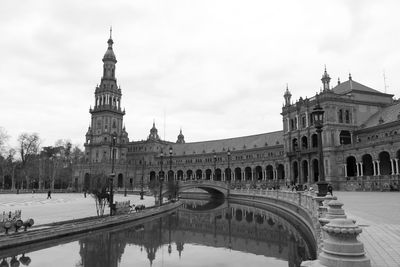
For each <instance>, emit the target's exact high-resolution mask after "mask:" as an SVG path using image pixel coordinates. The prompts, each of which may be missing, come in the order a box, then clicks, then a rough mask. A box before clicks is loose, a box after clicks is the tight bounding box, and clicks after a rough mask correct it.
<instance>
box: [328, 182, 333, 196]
mask: <svg viewBox="0 0 400 267" xmlns="http://www.w3.org/2000/svg"><path fill="white" fill-rule="evenodd" d="M332 191H333V188H332V185H328V193H329V194H331V196H333V193H332Z"/></svg>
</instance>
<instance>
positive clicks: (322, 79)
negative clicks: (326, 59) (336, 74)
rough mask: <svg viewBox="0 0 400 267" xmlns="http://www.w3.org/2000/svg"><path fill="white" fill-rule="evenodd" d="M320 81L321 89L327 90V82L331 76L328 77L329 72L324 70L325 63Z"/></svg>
mask: <svg viewBox="0 0 400 267" xmlns="http://www.w3.org/2000/svg"><path fill="white" fill-rule="evenodd" d="M321 81H322V84H323V91H328V90H329V89H330V88H329V82H330V81H331V77H329V74H328V72H327V71H326V65H325V69H324V74H323V75H322V78H321Z"/></svg>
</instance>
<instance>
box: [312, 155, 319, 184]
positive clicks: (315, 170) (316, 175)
mask: <svg viewBox="0 0 400 267" xmlns="http://www.w3.org/2000/svg"><path fill="white" fill-rule="evenodd" d="M312 170H313V177H314V182H318V180H319V162H318V159H313V160H312Z"/></svg>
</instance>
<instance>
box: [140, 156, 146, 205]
mask: <svg viewBox="0 0 400 267" xmlns="http://www.w3.org/2000/svg"><path fill="white" fill-rule="evenodd" d="M145 164H146V162H145V161H144V157H143V160H142V178H141V179H140V200H143V195H144V192H143V186H144V185H143V182H144V181H143V175H144V166H145Z"/></svg>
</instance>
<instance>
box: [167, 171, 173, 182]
mask: <svg viewBox="0 0 400 267" xmlns="http://www.w3.org/2000/svg"><path fill="white" fill-rule="evenodd" d="M173 180H174V171H173V170H169V171H168V181H173Z"/></svg>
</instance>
